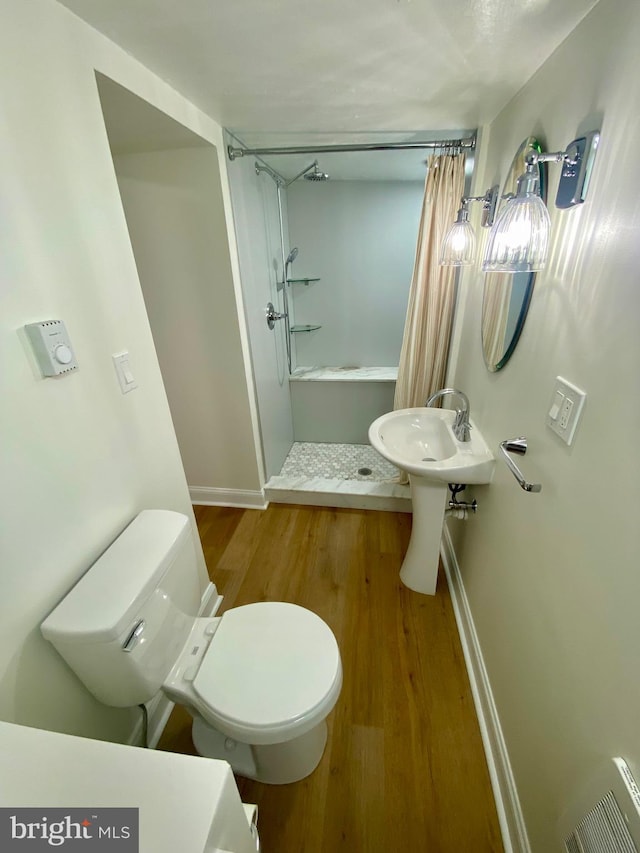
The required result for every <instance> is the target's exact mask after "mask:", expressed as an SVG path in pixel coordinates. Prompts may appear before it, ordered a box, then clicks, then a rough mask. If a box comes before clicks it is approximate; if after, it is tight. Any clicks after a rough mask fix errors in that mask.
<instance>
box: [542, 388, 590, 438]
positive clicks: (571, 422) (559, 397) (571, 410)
mask: <svg viewBox="0 0 640 853" xmlns="http://www.w3.org/2000/svg"><path fill="white" fill-rule="evenodd" d="M586 399H587V394H586V392H585V391H582V390H581V389H580V388H578V387H577V386H576V385H573V384H572V383H571V382H569V381H568V380H566V379H563V378H562V376H556V381H555V385H554V386H553V395H552V397H551V404H550V406H549V410H548V412H547V426H548V427H549V428H550V429H552V430H553V431H554V432H555V434H556V435H559V436H560V438H561V439H562V440H563V441H564V442H566V443H567V444H571V443H572V442H573V439H574V436H575V434H576V428H577V426H578V421H579V420H580V416H581V414H582V410H583V408H584V401H585V400H586Z"/></svg>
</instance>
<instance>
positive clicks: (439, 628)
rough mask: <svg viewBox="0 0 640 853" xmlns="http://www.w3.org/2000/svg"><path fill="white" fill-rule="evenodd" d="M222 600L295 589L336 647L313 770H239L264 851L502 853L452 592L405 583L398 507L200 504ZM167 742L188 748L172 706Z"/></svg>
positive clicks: (276, 596) (185, 725)
mask: <svg viewBox="0 0 640 853" xmlns="http://www.w3.org/2000/svg"><path fill="white" fill-rule="evenodd" d="M196 517H197V520H198V527H199V530H200V536H201V539H202V543H203V547H204V552H205V557H206V560H207V564H208V567H209V572H210V575H211V578H212V580H213V581H214V582H215V583H216V585H217V587H218V590H219V592H221V593H222V594H223V595H224V596H225V598H224V607H223V610H224V609H228V608H229V607H233V606H236V605H240V604H248V603H250V602H252V601H267V600H281V601H291V602H295V603H297V604H301V605H303V606H304V607H309V608H310V609H312V610H314V611H315V612H316V613H318V614H319V615H320V616H321V617H322V618H323V619H324V620H325V621H326V622H327V623H328V624H329V625H330V626H331V628H332V629H333V631H334V633H335V635H336V638H337V640H338V644H339V646H340V649H341V654H342V662H343V667H344V684H343V688H342V693H341V696H340V698H339V700H338V703H337V705H336V707H335V709H334V710H333V712H332V713H331V715H330V716H329V718H328V725H329V740H328V743H327V748H326V750H325V754H324V756H323V758H322V761H321V762H320V766H319V767H318V768H317V770H316V771H315V772H314V773H313V774H312V775H311V776H309V777H308V778H307V779H304V780H303V781H301V782H298V783H296V784H293V785H283V786H274V785H261V784H259V783H257V782H252V781H250V780H247V779H241V778H238V787H239V789H240V794H241V796H242V798H243V800H244V801H245V802H253V803H258V805H259V821H258V828H259V831H260V837H261V840H262V849H263V851H265V853H321V851H322V853H334V851H349V853H387V851H391V853H399V852H400V851H407V853H409V851H412V852H413V851H426V853H454V851H455V853H488V851H491V853H498V851H502V850H503V847H502V843H501V840H500V831H499V826H498V820H497V816H496V810H495V804H494V801H493V797H492V792H491V787H490V783H489V775H488V772H487V766H486V761H485V757H484V751H483V748H482V743H481V740H480V732H479V728H478V721H477V718H476V715H475V710H474V706H473V701H472V697H471V691H470V688H469V682H468V678H467V673H466V669H465V666H464V660H463V657H462V650H461V647H460V641H459V638H458V633H457V630H456V625H455V620H454V616H453V611H452V607H451V600H450V597H449V592H448V589H447V586H446V581H445V579H444V574H443V572H442V570H441V572H440V579H439V584H438V591H437V595H436V596H434V597H430V596H425V595H420V594H418V593H414V592H412V591H411V590H409V589H407V588H405V587H404V586H403V585H402V584H401V583H400V580H399V577H398V571H399V569H400V564H401V562H402V556H403V554H404V551H405V549H406V546H407V543H408V540H409V534H410V529H411V516H410V515H408V514H404V513H398V514H396V513H390V512H372V511H364V510H350V509H332V508H319V507H305V506H285V505H282V504H280V505H274V504H272V505H271V506H270V507H269V508H268V509H267V510H266V511H265V512H261V511H258V510H236V509H224V508H214V507H198V508H197V510H196ZM159 748H161V749H167V750H172V751H179V752H193V751H194V750H193V745H192V743H191V738H190V720H189V718H188V716H187V714H186V713H185V712H184V711H182V710H181V709H176V710H175V711H174V713H173V714H172V717H171V720H170V721H169V725H168V726H167V729H166V730H165V733H164V735H163V738H162V740H161V744H160V747H159Z"/></svg>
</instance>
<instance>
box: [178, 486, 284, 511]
mask: <svg viewBox="0 0 640 853" xmlns="http://www.w3.org/2000/svg"><path fill="white" fill-rule="evenodd" d="M189 494H190V495H191V503H192V504H197V505H199V506H234V507H238V509H266V508H267V506H268V505H269V502H268V501H267V499H266V498H265V496H264V491H263V490H262V489H260V490H259V491H250V490H248V489H216V488H214V487H212V486H189Z"/></svg>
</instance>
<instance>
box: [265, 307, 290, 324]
mask: <svg viewBox="0 0 640 853" xmlns="http://www.w3.org/2000/svg"><path fill="white" fill-rule="evenodd" d="M265 315H266V318H267V326H268V327H269V328H270V329H273V327H274V326H275V324H276V320H284V319H286V317H287V315H286V314H280V312H279V311H276V309H275V308H274V306H273V302H268V303H267V307H266V308H265Z"/></svg>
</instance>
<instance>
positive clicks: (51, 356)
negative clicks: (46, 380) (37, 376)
mask: <svg viewBox="0 0 640 853" xmlns="http://www.w3.org/2000/svg"><path fill="white" fill-rule="evenodd" d="M24 328H25V331H26V333H27V337H28V338H29V340H30V341H31V346H32V348H33V353H34V355H35V357H36V359H37V361H38V366H39V367H40V370H41V371H42V375H43V376H61V375H62V374H63V373H70V372H71V371H72V370H77V369H78V362H77V361H76V357H75V355H74V354H73V349H72V347H71V341H70V340H69V335H68V334H67V330H66V328H65V325H64V323H63V322H62V320H44V321H43V322H42V323H29V324H28V325H27V326H25V327H24Z"/></svg>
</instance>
